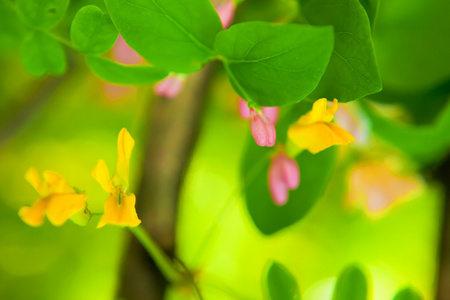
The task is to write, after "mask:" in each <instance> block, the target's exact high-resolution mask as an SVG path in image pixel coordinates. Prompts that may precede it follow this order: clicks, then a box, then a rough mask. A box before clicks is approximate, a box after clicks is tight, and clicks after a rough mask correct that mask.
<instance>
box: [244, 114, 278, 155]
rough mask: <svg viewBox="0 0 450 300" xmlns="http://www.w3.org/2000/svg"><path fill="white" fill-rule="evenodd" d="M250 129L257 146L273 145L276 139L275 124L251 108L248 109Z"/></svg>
mask: <svg viewBox="0 0 450 300" xmlns="http://www.w3.org/2000/svg"><path fill="white" fill-rule="evenodd" d="M250 129H251V132H252V135H253V139H254V140H255V142H256V144H258V145H259V146H262V147H264V146H267V147H272V146H274V145H275V141H276V139H277V133H276V130H275V126H274V125H273V124H272V123H271V122H270V121H269V119H267V118H266V117H265V116H264V115H263V114H260V113H258V112H257V111H256V110H254V109H253V108H251V109H250Z"/></svg>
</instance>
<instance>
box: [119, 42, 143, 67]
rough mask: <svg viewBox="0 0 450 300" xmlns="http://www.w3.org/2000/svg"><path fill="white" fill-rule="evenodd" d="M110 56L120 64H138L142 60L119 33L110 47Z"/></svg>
mask: <svg viewBox="0 0 450 300" xmlns="http://www.w3.org/2000/svg"><path fill="white" fill-rule="evenodd" d="M112 56H113V59H114V60H115V61H117V62H119V63H121V64H127V65H139V64H142V63H143V62H144V60H143V59H142V57H141V56H140V55H139V54H138V53H137V52H136V51H134V50H133V49H132V48H131V47H130V46H128V44H127V43H126V42H125V40H124V39H123V37H122V36H121V35H120V34H119V37H118V38H117V41H116V43H115V44H114V47H113V49H112Z"/></svg>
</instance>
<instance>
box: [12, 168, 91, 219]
mask: <svg viewBox="0 0 450 300" xmlns="http://www.w3.org/2000/svg"><path fill="white" fill-rule="evenodd" d="M43 174H44V182H41V178H40V177H39V174H38V172H37V171H36V169H34V168H30V169H29V170H28V171H27V172H26V174H25V179H26V180H27V181H28V182H29V183H30V184H31V185H32V186H33V187H34V188H35V190H36V191H37V192H38V193H39V195H40V196H41V197H40V198H39V199H38V200H36V202H35V203H34V204H33V205H32V206H31V207H30V206H23V207H22V208H21V209H20V210H19V216H20V218H21V219H22V220H23V221H24V222H25V223H27V224H28V225H30V226H40V225H42V223H43V222H44V216H45V215H47V218H48V220H49V221H50V222H51V223H52V224H53V225H55V226H61V225H62V224H64V223H65V222H66V221H67V220H68V219H69V218H70V217H72V216H73V215H75V214H76V213H78V212H79V211H81V210H82V209H84V208H85V207H86V194H78V193H77V192H76V191H75V190H74V189H73V188H72V187H71V186H70V185H69V184H68V183H67V181H66V180H65V179H64V178H63V177H62V176H61V175H59V174H57V173H55V172H52V171H44V173H43Z"/></svg>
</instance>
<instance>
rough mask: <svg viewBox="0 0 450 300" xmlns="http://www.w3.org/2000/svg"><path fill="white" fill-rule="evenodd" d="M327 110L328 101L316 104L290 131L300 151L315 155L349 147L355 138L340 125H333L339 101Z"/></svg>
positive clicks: (324, 100)
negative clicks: (340, 146)
mask: <svg viewBox="0 0 450 300" xmlns="http://www.w3.org/2000/svg"><path fill="white" fill-rule="evenodd" d="M333 103H334V104H333V106H332V107H330V108H327V99H325V98H322V99H319V100H317V101H316V102H314V104H313V108H312V110H311V111H310V112H308V113H307V114H305V115H304V116H302V117H300V119H298V121H297V122H295V123H294V124H292V125H291V126H290V128H289V130H288V137H289V139H290V140H291V141H292V142H293V143H294V144H295V145H296V146H297V147H299V148H300V149H307V150H308V151H309V152H311V153H313V154H315V153H317V152H320V151H322V150H324V149H326V148H328V147H331V146H334V145H348V144H349V143H351V142H353V141H354V140H355V138H354V137H353V136H352V135H351V134H350V133H348V132H347V131H346V130H345V129H343V128H341V127H340V126H339V125H336V124H334V123H331V121H332V120H333V117H334V114H335V113H336V110H337V108H338V101H337V99H334V100H333Z"/></svg>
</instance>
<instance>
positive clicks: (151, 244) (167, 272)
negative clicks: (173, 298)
mask: <svg viewBox="0 0 450 300" xmlns="http://www.w3.org/2000/svg"><path fill="white" fill-rule="evenodd" d="M128 229H129V230H130V231H131V233H133V234H134V236H135V237H136V238H137V239H138V240H139V242H140V243H141V244H142V246H144V248H145V250H147V252H148V254H149V255H150V256H151V257H152V258H153V260H154V262H155V264H156V265H157V266H158V268H159V269H160V270H161V273H162V274H163V275H164V277H165V278H166V279H167V280H168V281H169V282H171V283H176V282H180V281H182V280H183V278H184V276H183V274H182V273H181V272H180V271H179V270H177V269H176V268H175V265H174V264H173V262H172V260H171V259H170V258H169V257H167V255H166V254H165V253H164V252H163V251H162V250H161V248H160V247H159V246H158V245H157V244H156V242H155V241H154V240H153V239H152V238H151V236H150V235H149V234H148V233H147V232H146V231H145V229H144V228H143V227H142V226H137V227H128Z"/></svg>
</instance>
